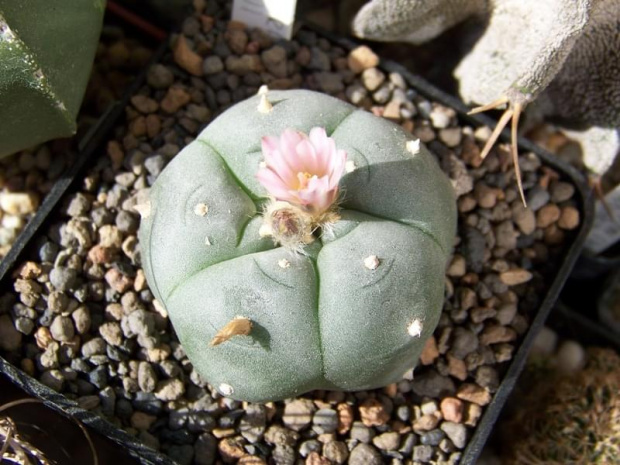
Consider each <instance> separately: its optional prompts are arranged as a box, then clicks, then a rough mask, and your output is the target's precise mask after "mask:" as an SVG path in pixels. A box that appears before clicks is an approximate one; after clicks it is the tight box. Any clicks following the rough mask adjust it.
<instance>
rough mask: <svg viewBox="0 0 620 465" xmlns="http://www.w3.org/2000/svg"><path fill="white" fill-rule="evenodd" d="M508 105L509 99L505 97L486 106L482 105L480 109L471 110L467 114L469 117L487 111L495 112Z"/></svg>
mask: <svg viewBox="0 0 620 465" xmlns="http://www.w3.org/2000/svg"><path fill="white" fill-rule="evenodd" d="M506 103H508V97H506V96H505V95H504V96H502V97H500V98H498V99H497V100H494V101H493V102H491V103H487V104H486V105H480V106H479V107H476V108H472V109H471V110H469V112H467V114H468V115H475V114H477V113H482V112H485V111H489V110H495V109H496V108H498V107H500V106H502V105H504V104H506Z"/></svg>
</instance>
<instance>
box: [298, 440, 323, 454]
mask: <svg viewBox="0 0 620 465" xmlns="http://www.w3.org/2000/svg"><path fill="white" fill-rule="evenodd" d="M322 448H323V444H321V443H320V442H319V441H317V440H316V439H308V440H307V441H304V442H302V443H301V444H300V446H299V455H301V456H302V457H308V455H310V454H311V453H312V452H318V453H321V449H322Z"/></svg>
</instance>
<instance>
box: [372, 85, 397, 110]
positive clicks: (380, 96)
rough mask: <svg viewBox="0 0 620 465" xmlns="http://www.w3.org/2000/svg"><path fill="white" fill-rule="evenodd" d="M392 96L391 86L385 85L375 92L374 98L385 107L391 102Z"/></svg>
mask: <svg viewBox="0 0 620 465" xmlns="http://www.w3.org/2000/svg"><path fill="white" fill-rule="evenodd" d="M391 94H392V91H391V89H390V86H389V85H387V84H385V83H384V84H382V85H381V86H380V87H379V88H378V89H377V90H375V91H374V92H373V94H372V98H373V100H374V101H375V102H377V103H378V104H380V105H385V104H386V103H387V102H388V101H389V100H390V95H391Z"/></svg>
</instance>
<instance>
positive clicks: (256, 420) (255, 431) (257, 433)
mask: <svg viewBox="0 0 620 465" xmlns="http://www.w3.org/2000/svg"><path fill="white" fill-rule="evenodd" d="M266 423H267V413H266V410H265V406H264V405H261V404H248V406H247V407H246V408H245V414H244V415H243V417H242V418H241V421H240V422H239V431H240V432H241V436H243V437H244V438H245V439H246V440H247V441H248V442H249V443H251V444H254V443H255V442H257V441H259V440H260V439H262V437H263V434H264V433H265V424H266Z"/></svg>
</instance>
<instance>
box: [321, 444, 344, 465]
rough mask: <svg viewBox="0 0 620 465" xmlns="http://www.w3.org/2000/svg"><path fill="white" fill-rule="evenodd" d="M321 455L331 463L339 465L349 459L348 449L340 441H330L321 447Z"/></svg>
mask: <svg viewBox="0 0 620 465" xmlns="http://www.w3.org/2000/svg"><path fill="white" fill-rule="evenodd" d="M323 455H324V456H325V458H327V459H329V460H331V461H332V462H333V463H336V464H338V465H340V464H342V463H344V462H345V461H346V460H347V458H348V457H349V449H347V445H346V444H345V443H344V442H342V441H330V442H328V443H327V444H325V446H323Z"/></svg>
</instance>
